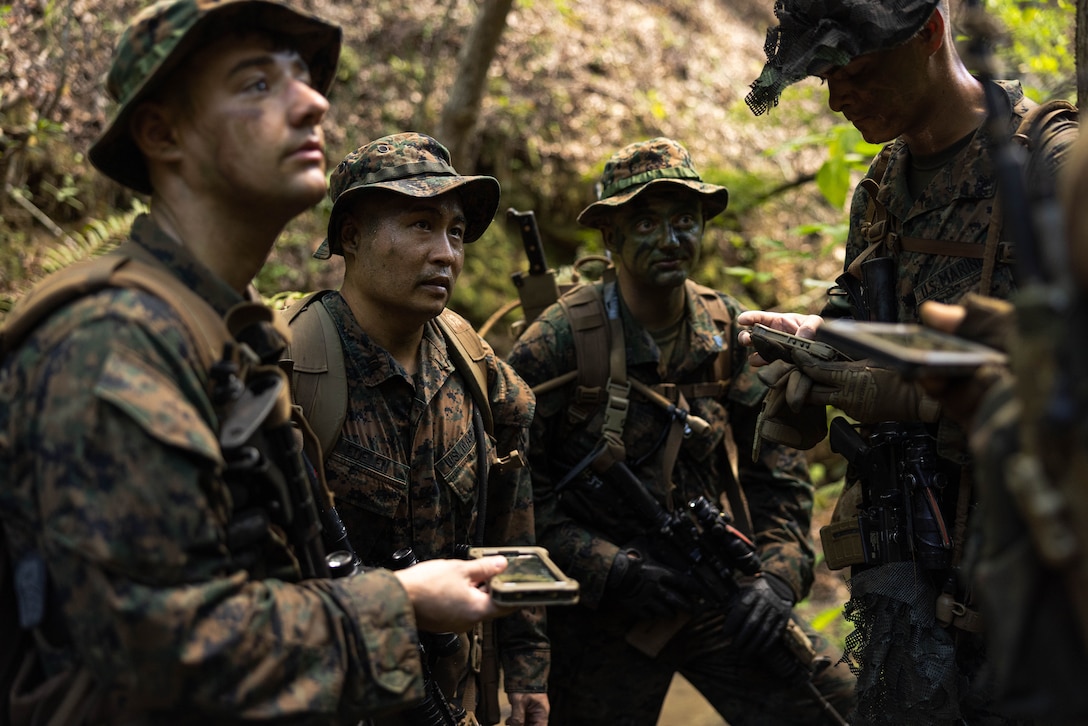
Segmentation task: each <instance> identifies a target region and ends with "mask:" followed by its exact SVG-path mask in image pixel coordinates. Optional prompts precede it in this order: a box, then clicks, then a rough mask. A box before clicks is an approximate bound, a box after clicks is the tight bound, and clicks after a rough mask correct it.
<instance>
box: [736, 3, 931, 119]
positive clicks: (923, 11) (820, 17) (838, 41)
mask: <svg viewBox="0 0 1088 726" xmlns="http://www.w3.org/2000/svg"><path fill="white" fill-rule="evenodd" d="M935 7H937V0H876V1H874V0H777V2H775V4H774V14H775V16H776V17H777V18H778V25H777V26H776V27H773V28H769V29H768V30H767V40H766V42H765V43H764V45H763V50H764V52H765V53H766V54H767V64H766V65H765V66H763V72H762V73H760V74H759V78H757V79H756V80H755V82H753V83H752V90H751V91H750V92H749V93H748V95H747V96H746V97H745V99H744V102H745V103H747V104H748V107H749V108H750V109H752V113H754V114H755V115H757V116H759V115H760V114H762V113H765V112H766V111H767V109H769V108H771V107H772V106H777V105H778V98H779V96H780V95H781V94H782V90H783V89H784V88H785V87H786V86H789V85H790V84H793V83H796V82H797V81H800V80H802V79H804V78H807V77H808V76H815V75H820V74H822V73H825V72H827V71H828V70H830V69H832V68H835V67H837V66H844V65H846V64H847V63H849V62H850V61H851V60H853V59H854V58H857V57H858V56H859V55H865V54H866V53H873V52H875V51H878V50H885V49H888V48H894V47H895V46H897V45H899V44H900V43H904V42H906V41H907V40H908V39H909V38H910V37H911V36H912V35H914V34H915V33H917V32H918V30H919V29H920V28H921V27H922V25H923V24H924V23H925V22H926V20H927V19H928V18H929V16H930V14H931V13H932V12H933V9H934V8H935Z"/></svg>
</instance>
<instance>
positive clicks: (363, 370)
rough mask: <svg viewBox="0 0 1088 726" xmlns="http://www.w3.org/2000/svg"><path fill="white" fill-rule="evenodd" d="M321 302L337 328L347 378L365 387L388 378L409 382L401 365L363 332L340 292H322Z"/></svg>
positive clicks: (380, 382)
mask: <svg viewBox="0 0 1088 726" xmlns="http://www.w3.org/2000/svg"><path fill="white" fill-rule="evenodd" d="M321 303H322V304H323V305H324V306H325V309H326V310H328V311H329V316H330V317H331V318H332V321H333V323H335V325H336V329H337V330H339V331H340V342H341V344H342V345H343V348H344V363H345V365H346V366H347V368H348V371H349V374H348V380H349V381H351V380H353V381H357V382H359V383H362V384H363V385H365V386H367V387H368V388H374V387H376V386H379V385H381V384H382V383H384V382H385V381H387V380H389V379H390V378H399V379H401V380H403V381H407V382H408V383H411V380H410V379H409V378H408V376H407V374H406V372H405V370H404V367H403V366H401V365H400V364H399V363H397V361H396V360H395V359H394V358H393V356H391V355H390V354H389V352H388V351H387V350H385V348H382V347H381V346H380V345H378V344H377V343H375V342H374V341H373V340H372V339H371V338H370V336H369V335H367V334H366V331H365V330H363V328H362V326H360V325H359V322H358V321H357V320H356V319H355V316H354V315H353V314H352V312H351V308H350V307H348V302H347V300H345V299H344V296H343V295H341V294H340V292H339V291H336V292H333V293H331V294H329V295H325V296H324V297H323V298H321Z"/></svg>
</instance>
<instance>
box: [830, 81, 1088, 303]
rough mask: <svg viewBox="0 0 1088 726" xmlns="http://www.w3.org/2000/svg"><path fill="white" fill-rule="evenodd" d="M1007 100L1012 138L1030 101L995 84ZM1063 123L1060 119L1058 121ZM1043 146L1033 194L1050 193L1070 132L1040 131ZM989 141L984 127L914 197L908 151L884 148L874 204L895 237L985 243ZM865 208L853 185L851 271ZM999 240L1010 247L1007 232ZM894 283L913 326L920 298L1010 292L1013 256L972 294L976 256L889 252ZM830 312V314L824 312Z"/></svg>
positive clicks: (899, 146) (1030, 172) (1031, 171)
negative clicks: (884, 166)
mask: <svg viewBox="0 0 1088 726" xmlns="http://www.w3.org/2000/svg"><path fill="white" fill-rule="evenodd" d="M998 84H999V85H1000V87H1001V89H1002V90H1003V91H1004V92H1005V95H1006V97H1007V98H1008V118H1009V121H1008V126H1007V132H1008V133H1009V134H1012V133H1015V132H1016V129H1017V128H1018V127H1019V126H1020V121H1021V119H1023V117H1024V114H1025V113H1026V112H1027V111H1028V109H1029V108H1030V107H1032V106H1034V105H1035V104H1034V103H1033V102H1031V101H1029V100H1027V99H1026V98H1025V97H1024V92H1023V90H1022V89H1021V88H1020V83H1019V82H1016V81H999V82H998ZM1063 123H1065V122H1063ZM1042 138H1044V139H1045V140H1046V141H1047V142H1048V143H1047V144H1046V146H1045V148H1036V149H1032V151H1031V156H1030V163H1029V165H1028V168H1027V170H1026V171H1027V176H1028V188H1029V189H1030V190H1032V191H1035V192H1038V193H1041V194H1043V193H1046V190H1053V188H1054V185H1055V178H1056V176H1057V173H1058V170H1059V169H1060V168H1061V165H1062V163H1063V162H1064V160H1065V158H1066V156H1067V154H1068V151H1069V146H1070V144H1071V142H1072V140H1073V139H1074V138H1075V134H1068V133H1066V134H1053V135H1049V134H1046V133H1045V132H1044V133H1043V137H1042ZM994 144H995V139H993V138H992V137H991V134H990V132H989V130H988V129H987V128H986V126H985V125H983V126H982V127H981V128H979V130H978V131H977V132H976V133H975V135H974V137H973V138H972V139H971V141H970V142H969V143H968V144H967V145H966V146H965V147H964V148H963V149H961V150H960V151H959V153H958V154H957V155H956V157H955V158H954V159H951V160H950V161H949V162H947V163H946V164H945V165H944V166H943V167H941V169H940V171H939V172H937V176H936V177H934V178H933V180H932V181H931V182H930V183H929V185H928V186H926V187H925V189H923V190H922V192H921V193H920V194H919V195H918V196H917V198H916V199H915V198H914V197H913V196H912V195H911V193H910V191H909V189H908V187H907V173H908V172H907V168H908V166H909V164H910V161H909V157H910V152H909V150H908V149H907V147H906V144H904V143H903V141H902V140H897V141H894V142H892V143H891V144H889V145H888V148H887V149H886V150H885V151H884V152H882V154H881V155H878V156H877V159H879V158H880V157H881V156H882V155H883V154H890V156H888V161H887V169H886V171H885V173H884V176H883V181H881V179H880V178H877V179H876V181H877V182H878V183H879V184H880V192H879V193H878V195H877V199H878V201H879V202H880V203H882V204H883V205H884V206H885V207H886V208H887V210H888V214H889V216H890V217H894V218H895V220H896V222H897V224H895V225H893V231H894V232H895V233H896V234H898V235H899V236H900V237H916V238H920V239H928V240H954V241H956V242H963V243H970V244H977V245H979V246H983V245H985V243H986V235H987V232H988V231H989V228H990V221H991V214H992V211H993V205H994V199H995V197H994V195H995V193H996V191H997V175H996V172H995V170H994V162H993V153H992V151H991V150H992V149H993V148H994ZM877 166H878V162H877V161H876V160H874V162H873V165H872V166H871V167H870V169H869V172H868V173H867V174H866V176H867V177H873V176H874V173H875V169H876V168H877ZM868 207H869V192H868V191H867V190H866V189H864V188H863V186H862V185H860V184H859V185H858V186H857V187H856V188H855V190H854V197H853V199H852V200H851V202H850V231H849V234H848V237H847V241H846V262H845V266H846V267H849V266H850V263H851V262H853V261H854V258H856V257H857V256H858V255H860V254H861V253H862V251H863V250H865V248H866V247H868V246H869V243H868V242H866V241H865V239H864V237H863V233H862V228H863V225H864V224H865V222H866V221H867V220H866V212H867V210H868ZM1002 242H1004V243H1006V246H1007V247H1008V248H1011V241H1010V240H1009V238H1008V232H1007V231H1006V232H1005V234H1003V235H1002ZM892 254H893V256H894V257H895V259H896V263H897V264H896V269H897V272H898V278H899V283H898V286H897V289H896V299H897V301H898V304H899V321H900V322H916V321H917V320H918V306H919V305H921V304H922V303H923V302H925V301H926V300H934V301H936V302H942V303H954V302H956V301H958V300H959V299H960V298H961V297H963V296H964V295H966V294H967V293H968V292H979V293H981V294H984V295H985V294H989V295H993V296H994V297H998V298H1003V299H1004V298H1008V296H1009V295H1010V294H1011V293H1012V291H1013V289H1014V288H1015V282H1014V281H1013V266H1012V264H1011V263H1012V259H1013V258H1012V256H1006V257H1005V259H1004V261H999V262H998V263H997V264H996V265H995V267H994V274H993V281H992V284H991V289H990V290H989V291H986V290H981V291H980V290H978V286H979V282H980V279H981V277H982V265H983V261H982V260H981V259H975V258H970V257H951V256H947V255H933V254H925V253H922V252H909V251H906V250H895V251H893V253H892ZM828 312H829V313H831V314H832V315H834V314H835V313H834V312H833V311H828Z"/></svg>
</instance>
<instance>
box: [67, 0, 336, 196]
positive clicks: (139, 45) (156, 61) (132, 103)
mask: <svg viewBox="0 0 1088 726" xmlns="http://www.w3.org/2000/svg"><path fill="white" fill-rule="evenodd" d="M234 28H240V29H253V30H263V31H267V32H270V33H274V34H276V35H280V36H283V37H285V38H289V39H291V41H292V42H293V43H294V45H293V48H292V49H293V50H297V51H298V52H299V54H300V55H301V56H302V57H303V58H304V59H305V60H306V63H307V65H308V66H309V68H310V73H311V77H312V79H313V85H314V87H315V88H316V89H317V90H319V91H321V92H322V93H326V92H327V91H328V89H329V86H330V85H332V80H333V77H334V74H335V72H336V63H337V60H338V59H339V57H340V37H341V31H340V28H339V27H338V26H336V25H332V24H330V23H327V22H325V21H324V20H321V19H320V18H318V17H316V16H314V15H310V14H307V13H303V12H299V11H297V10H294V9H292V8H290V7H288V5H287V4H285V3H284V2H281V1H280V0H160V2H157V3H155V4H153V5H151V6H149V7H147V8H145V9H144V10H142V11H141V12H139V13H137V14H136V16H135V17H134V18H133V19H132V20H131V21H130V22H129V24H128V27H127V28H126V29H125V31H124V32H123V33H122V34H121V38H120V39H119V40H118V42H117V47H116V48H115V50H114V54H113V63H112V65H111V67H110V71H109V75H108V76H107V78H106V90H107V92H108V93H109V95H110V98H112V99H113V100H114V101H116V102H117V103H118V104H120V106H119V108H118V109H117V112H116V114H115V116H114V117H113V120H112V121H111V122H110V123H109V125H108V126H107V127H106V130H105V132H103V134H102V135H101V136H100V137H99V138H98V140H97V141H96V142H95V143H94V145H93V146H91V149H90V152H89V154H88V156H89V157H90V160H91V163H92V164H94V165H95V166H96V167H97V168H98V170H99V171H101V172H102V173H103V174H105V175H106V176H108V177H110V178H111V179H113V180H114V181H117V182H120V183H121V184H124V185H125V186H127V187H131V188H132V189H135V190H136V191H138V192H142V193H144V194H150V193H151V181H150V179H149V178H148V175H147V166H146V165H145V163H144V160H143V155H142V154H141V153H140V151H139V149H138V148H137V147H136V144H135V142H134V141H133V139H132V136H131V134H130V132H129V120H130V117H131V114H132V111H133V110H134V109H135V108H136V106H137V105H138V104H139V102H140V101H142V100H144V99H145V98H147V97H148V95H149V94H151V93H153V92H155V91H156V90H157V89H158V88H159V86H160V85H161V84H162V82H163V81H164V79H166V78H167V76H168V75H169V74H170V72H171V71H173V70H175V69H176V68H178V67H180V66H181V64H182V62H183V61H184V60H185V59H186V58H187V57H188V56H189V54H190V53H191V52H192V51H193V50H194V49H195V48H196V47H198V46H199V45H200V44H201V43H203V42H207V41H208V40H210V39H214V37H216V35H217V34H218V33H221V32H223V31H224V30H229V29H234Z"/></svg>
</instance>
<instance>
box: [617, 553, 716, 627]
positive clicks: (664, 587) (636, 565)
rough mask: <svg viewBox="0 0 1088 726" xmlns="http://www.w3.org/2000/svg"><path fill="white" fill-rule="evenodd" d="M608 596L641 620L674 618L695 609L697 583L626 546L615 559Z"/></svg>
mask: <svg viewBox="0 0 1088 726" xmlns="http://www.w3.org/2000/svg"><path fill="white" fill-rule="evenodd" d="M605 592H606V596H607V598H608V599H609V600H610V601H611V602H612V603H613V604H615V605H618V606H619V607H621V608H623V609H624V610H626V611H628V612H630V613H631V614H633V615H635V616H636V617H638V618H639V619H640V620H648V619H651V618H668V617H672V616H673V615H675V614H676V613H677V611H680V610H688V611H690V610H691V609H692V599H693V597H694V595H695V593H696V584H695V582H694V581H693V580H692V579H691V578H690V577H688V576H687V575H684V574H682V573H680V572H677V571H675V570H673V569H671V568H669V567H665V566H664V565H660V564H658V563H656V562H654V561H653V560H650V559H647V558H646V557H644V556H643V555H642V554H641V553H640V552H639V551H638V550H636V549H630V548H628V549H622V550H620V551H619V552H617V553H616V558H615V559H614V560H612V569H610V570H609V571H608V579H607V580H606V581H605Z"/></svg>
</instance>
